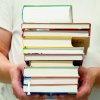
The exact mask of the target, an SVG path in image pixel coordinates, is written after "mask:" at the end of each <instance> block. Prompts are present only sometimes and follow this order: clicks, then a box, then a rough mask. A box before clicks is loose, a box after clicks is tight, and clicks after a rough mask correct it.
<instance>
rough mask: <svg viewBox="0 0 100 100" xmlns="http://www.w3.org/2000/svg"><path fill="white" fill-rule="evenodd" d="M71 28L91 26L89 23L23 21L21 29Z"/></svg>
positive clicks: (87, 28) (87, 27)
mask: <svg viewBox="0 0 100 100" xmlns="http://www.w3.org/2000/svg"><path fill="white" fill-rule="evenodd" d="M25 28H26V29H31V28H33V29H38V30H39V29H40V30H41V29H49V30H50V29H57V28H58V29H66V30H67V29H68V30H69V29H71V30H79V29H86V30H90V28H91V26H90V24H89V23H23V24H22V29H25Z"/></svg>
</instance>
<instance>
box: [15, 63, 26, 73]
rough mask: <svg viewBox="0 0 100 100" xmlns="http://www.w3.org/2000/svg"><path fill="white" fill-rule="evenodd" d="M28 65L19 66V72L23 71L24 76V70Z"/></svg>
mask: <svg viewBox="0 0 100 100" xmlns="http://www.w3.org/2000/svg"><path fill="white" fill-rule="evenodd" d="M26 66H27V65H26V64H25V63H23V64H20V65H18V67H17V68H18V70H19V71H21V73H22V74H23V73H24V68H25V67H26Z"/></svg>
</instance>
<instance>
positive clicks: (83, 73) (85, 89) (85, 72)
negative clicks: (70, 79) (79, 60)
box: [55, 67, 96, 100]
mask: <svg viewBox="0 0 100 100" xmlns="http://www.w3.org/2000/svg"><path fill="white" fill-rule="evenodd" d="M79 75H80V79H79V89H78V93H77V94H76V95H59V96H58V95H56V96H55V97H56V98H57V100H88V97H89V95H90V94H91V91H92V88H93V86H94V83H95V78H96V72H95V68H92V67H90V68H83V67H80V68H79Z"/></svg>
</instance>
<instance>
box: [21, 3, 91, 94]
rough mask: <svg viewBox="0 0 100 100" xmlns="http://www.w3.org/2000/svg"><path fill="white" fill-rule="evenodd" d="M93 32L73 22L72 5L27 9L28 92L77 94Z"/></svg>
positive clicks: (24, 31)
mask: <svg viewBox="0 0 100 100" xmlns="http://www.w3.org/2000/svg"><path fill="white" fill-rule="evenodd" d="M58 9H59V10H58ZM58 13H59V14H58ZM66 15H67V17H66ZM90 28H91V25H90V24H89V23H73V22H72V6H71V5H39V6H37V5H34V6H28V5H27V6H24V7H23V24H22V31H23V35H22V36H23V53H24V58H25V61H26V62H28V66H27V67H26V68H25V69H24V76H23V90H24V92H26V93H27V94H28V95H29V94H31V93H33V94H36V93H38V94H66V93H69V94H76V93H77V91H78V79H79V74H78V68H79V66H80V65H81V64H82V60H83V58H84V55H85V54H86V52H87V49H88V47H89V39H90Z"/></svg>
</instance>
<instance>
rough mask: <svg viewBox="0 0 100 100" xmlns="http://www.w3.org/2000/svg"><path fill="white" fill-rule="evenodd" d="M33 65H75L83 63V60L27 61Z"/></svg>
mask: <svg viewBox="0 0 100 100" xmlns="http://www.w3.org/2000/svg"><path fill="white" fill-rule="evenodd" d="M27 63H28V65H29V66H31V67H34V66H35V67H69V66H70V67H75V66H80V65H82V61H81V60H79V61H77V60H75V61H71V60H70V61H68V60H62V61H60V60H32V61H29V62H27Z"/></svg>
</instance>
